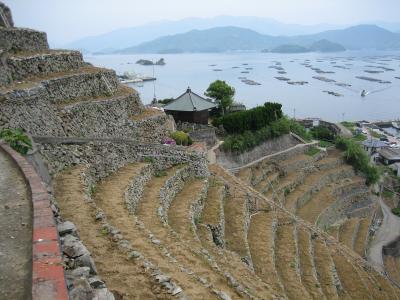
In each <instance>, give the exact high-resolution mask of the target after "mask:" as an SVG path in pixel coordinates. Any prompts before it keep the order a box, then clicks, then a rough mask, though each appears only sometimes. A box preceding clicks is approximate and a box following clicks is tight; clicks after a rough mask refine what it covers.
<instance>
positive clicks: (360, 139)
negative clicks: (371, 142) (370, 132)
mask: <svg viewBox="0 0 400 300" xmlns="http://www.w3.org/2000/svg"><path fill="white" fill-rule="evenodd" d="M366 139H367V137H366V136H365V135H363V134H357V135H355V136H353V137H352V140H353V141H355V142H364V141H365V140H366Z"/></svg>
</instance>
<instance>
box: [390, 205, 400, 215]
mask: <svg viewBox="0 0 400 300" xmlns="http://www.w3.org/2000/svg"><path fill="white" fill-rule="evenodd" d="M392 213H393V214H394V215H396V216H398V217H400V207H396V208H392Z"/></svg>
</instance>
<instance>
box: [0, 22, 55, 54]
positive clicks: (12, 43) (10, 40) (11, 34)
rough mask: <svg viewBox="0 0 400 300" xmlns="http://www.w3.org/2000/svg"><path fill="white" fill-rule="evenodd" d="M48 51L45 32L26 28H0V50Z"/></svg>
mask: <svg viewBox="0 0 400 300" xmlns="http://www.w3.org/2000/svg"><path fill="white" fill-rule="evenodd" d="M47 49H49V45H48V43H47V35H46V33H45V32H41V31H36V30H32V29H27V28H17V27H8V28H6V27H0V50H4V51H13V52H16V51H30V52H35V51H42V50H47Z"/></svg>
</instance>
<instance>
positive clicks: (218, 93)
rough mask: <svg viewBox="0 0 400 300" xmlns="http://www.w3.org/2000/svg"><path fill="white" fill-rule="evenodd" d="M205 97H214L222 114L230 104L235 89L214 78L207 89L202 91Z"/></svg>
mask: <svg viewBox="0 0 400 300" xmlns="http://www.w3.org/2000/svg"><path fill="white" fill-rule="evenodd" d="M204 94H205V95H206V96H207V97H210V98H213V99H215V101H216V102H217V103H218V106H219V108H220V109H221V110H222V114H225V112H226V109H227V108H228V107H229V106H231V105H232V103H233V96H234V95H235V89H234V88H233V87H231V86H230V85H229V84H227V83H226V82H225V81H222V80H216V81H214V82H212V83H211V84H210V86H209V87H208V89H207V91H206V92H205V93H204Z"/></svg>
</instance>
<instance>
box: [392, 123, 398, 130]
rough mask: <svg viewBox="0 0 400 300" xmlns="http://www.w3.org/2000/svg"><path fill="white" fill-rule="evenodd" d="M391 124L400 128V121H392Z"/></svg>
mask: <svg viewBox="0 0 400 300" xmlns="http://www.w3.org/2000/svg"><path fill="white" fill-rule="evenodd" d="M392 126H393V127H394V128H396V129H398V130H400V123H399V122H392Z"/></svg>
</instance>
